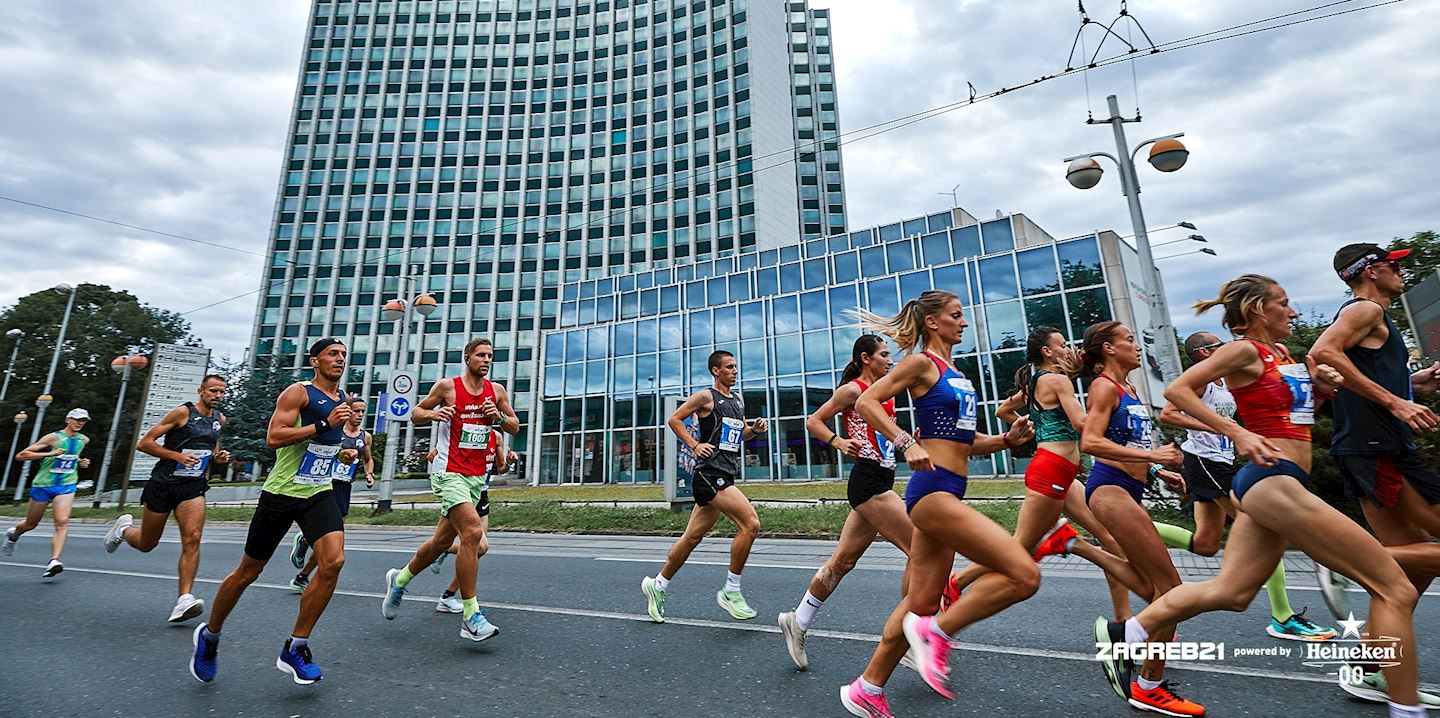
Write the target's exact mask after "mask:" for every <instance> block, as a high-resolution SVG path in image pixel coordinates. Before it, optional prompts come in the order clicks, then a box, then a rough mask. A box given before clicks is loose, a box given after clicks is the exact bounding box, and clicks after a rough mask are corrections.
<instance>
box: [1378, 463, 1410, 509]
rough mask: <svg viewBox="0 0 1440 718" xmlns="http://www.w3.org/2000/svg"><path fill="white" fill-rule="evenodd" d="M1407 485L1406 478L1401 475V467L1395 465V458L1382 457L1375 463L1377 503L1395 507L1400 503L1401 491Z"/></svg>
mask: <svg viewBox="0 0 1440 718" xmlns="http://www.w3.org/2000/svg"><path fill="white" fill-rule="evenodd" d="M1404 484H1405V476H1404V475H1403V474H1401V473H1400V467H1399V466H1396V465H1395V457H1393V456H1381V457H1378V458H1377V459H1376V461H1375V493H1374V494H1371V495H1372V496H1374V497H1375V501H1376V502H1377V503H1379V504H1380V505H1381V506H1394V505H1395V504H1397V503H1399V502H1400V489H1401V488H1403V486H1404Z"/></svg>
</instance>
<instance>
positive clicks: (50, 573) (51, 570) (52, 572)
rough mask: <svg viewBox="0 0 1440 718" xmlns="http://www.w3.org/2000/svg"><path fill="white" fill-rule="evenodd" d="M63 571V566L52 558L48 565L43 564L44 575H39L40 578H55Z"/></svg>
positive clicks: (58, 560) (56, 559)
mask: <svg viewBox="0 0 1440 718" xmlns="http://www.w3.org/2000/svg"><path fill="white" fill-rule="evenodd" d="M64 570H65V564H63V563H60V559H58V558H52V559H50V563H47V564H45V573H42V574H40V578H55V577H56V576H57V575H59V574H60V572H61V571H64Z"/></svg>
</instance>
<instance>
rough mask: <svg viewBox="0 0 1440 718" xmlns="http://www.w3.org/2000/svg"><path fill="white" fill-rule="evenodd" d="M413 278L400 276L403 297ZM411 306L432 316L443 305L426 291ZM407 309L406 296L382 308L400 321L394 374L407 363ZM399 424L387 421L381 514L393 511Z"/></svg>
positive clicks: (383, 315) (387, 317) (382, 409)
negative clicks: (396, 426)
mask: <svg viewBox="0 0 1440 718" xmlns="http://www.w3.org/2000/svg"><path fill="white" fill-rule="evenodd" d="M411 279H412V277H411V275H410V274H409V273H406V274H404V275H402V276H401V277H400V283H401V285H400V296H401V297H404V296H408V295H409V294H410V281H411ZM409 306H410V307H412V308H413V309H414V310H415V313H416V314H418V315H420V317H421V318H422V319H423V318H424V317H428V316H430V315H431V314H434V313H435V310H437V309H439V308H440V305H439V304H438V303H437V302H436V301H435V298H434V297H432V296H430V295H428V294H422V295H419V296H417V297H415V298H414V299H412V300H411V301H410V303H409ZM405 310H406V302H405V300H404V299H392V300H390V301H388V302H386V303H385V306H383V307H381V309H380V319H381V321H386V322H395V323H396V327H395V335H396V339H397V342H396V345H395V351H394V352H393V354H392V356H391V359H390V372H391V375H392V376H393V375H394V373H396V372H398V371H400V367H401V366H403V364H404V357H405V348H406V347H405V344H406V340H407V339H408V335H409V324H410V323H409V321H407V320H406V311H405ZM422 328H423V325H422V326H419V327H416V330H415V332H416V335H417V336H418V335H419V334H420V331H421V329H422ZM415 360H416V362H417V364H418V362H419V361H420V352H418V351H417V352H416V353H415ZM416 375H417V376H418V375H419V373H418V372H417V373H416ZM388 411H389V407H383V406H382V407H380V412H388ZM395 424H396V422H392V421H388V420H387V421H386V422H385V459H384V464H383V465H382V466H381V467H380V500H379V502H378V503H377V504H376V506H375V513H377V514H387V513H390V510H391V509H390V506H391V501H392V500H393V498H394V495H395V461H396V453H397V450H398V448H399V447H397V446H396V445H395V444H396V441H395V439H396V438H397V437H398V436H399V432H398V431H397V430H396V428H395Z"/></svg>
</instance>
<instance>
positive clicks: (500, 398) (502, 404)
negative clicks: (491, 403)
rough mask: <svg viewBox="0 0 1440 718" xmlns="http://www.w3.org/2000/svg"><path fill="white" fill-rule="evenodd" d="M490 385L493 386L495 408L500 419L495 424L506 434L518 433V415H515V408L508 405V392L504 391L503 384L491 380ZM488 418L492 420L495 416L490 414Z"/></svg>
mask: <svg viewBox="0 0 1440 718" xmlns="http://www.w3.org/2000/svg"><path fill="white" fill-rule="evenodd" d="M490 386H492V387H494V388H495V410H496V412H497V413H498V414H499V415H500V421H498V422H496V424H495V425H496V426H498V427H500V430H501V431H503V432H505V433H507V434H518V433H520V417H518V416H516V415H515V410H514V409H513V408H511V407H510V392H508V391H505V387H504V386H503V385H501V384H498V383H496V382H493V381H492V382H490ZM490 418H491V419H492V420H494V419H495V418H496V417H495V415H494V414H491V416H490ZM512 427H513V428H512Z"/></svg>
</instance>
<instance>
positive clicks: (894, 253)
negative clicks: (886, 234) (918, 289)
mask: <svg viewBox="0 0 1440 718" xmlns="http://www.w3.org/2000/svg"><path fill="white" fill-rule="evenodd" d="M885 256H886V257H887V258H889V260H890V271H891V273H895V272H906V271H909V270H911V269H914V268H915V245H914V243H913V242H911V241H910V240H908V239H907V240H904V241H900V242H891V243H889V244H887V245H885Z"/></svg>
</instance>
